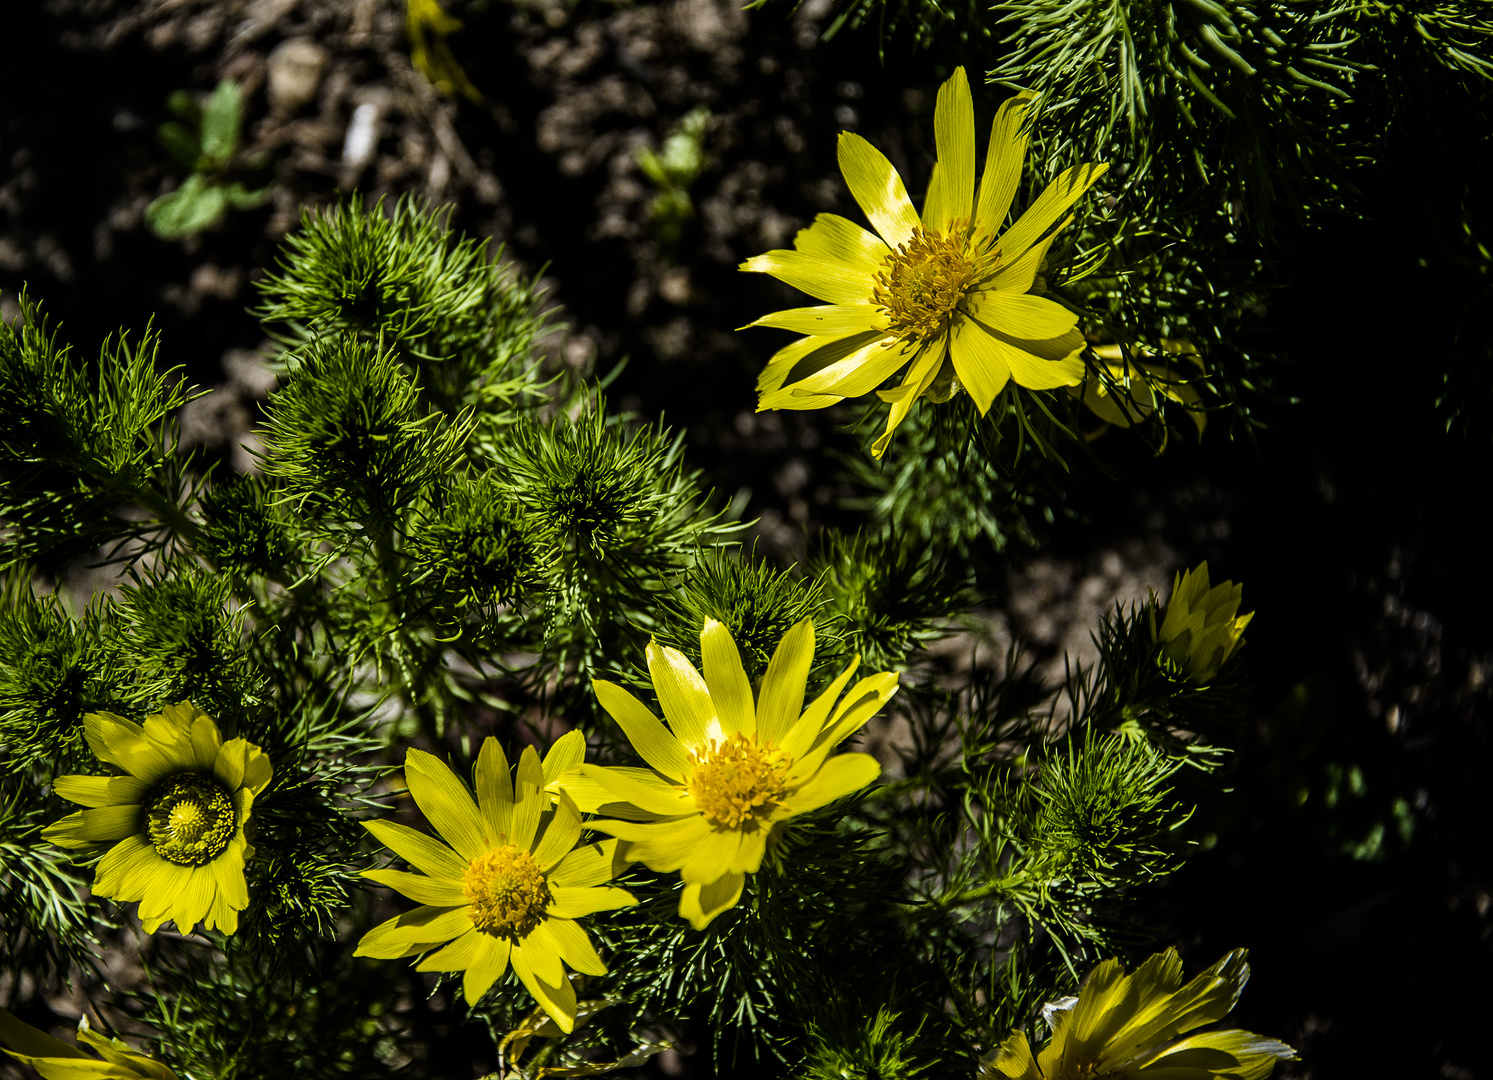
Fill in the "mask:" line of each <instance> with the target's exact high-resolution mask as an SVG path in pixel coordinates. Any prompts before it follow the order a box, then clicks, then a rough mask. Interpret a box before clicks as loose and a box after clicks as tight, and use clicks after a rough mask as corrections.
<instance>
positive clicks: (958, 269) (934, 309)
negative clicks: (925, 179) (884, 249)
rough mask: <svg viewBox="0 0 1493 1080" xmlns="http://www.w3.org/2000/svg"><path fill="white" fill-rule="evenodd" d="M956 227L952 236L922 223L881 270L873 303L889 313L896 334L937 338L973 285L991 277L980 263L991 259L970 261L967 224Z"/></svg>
mask: <svg viewBox="0 0 1493 1080" xmlns="http://www.w3.org/2000/svg"><path fill="white" fill-rule="evenodd" d="M952 225H953V228H952V229H951V231H950V232H949V233H948V234H945V233H941V232H930V231H929V230H927V229H925V228H923V226H921V225H919V226H918V227H917V229H916V230H914V232H913V234H912V237H911V238H910V239H908V240H907V242H906V243H903V244H900V245H898V247H897V250H896V251H894V252H892V253H891V254H889V255H888V256H887V257H886V261H885V262H883V263H882V264H881V269H880V270H879V271H877V274H876V277H875V279H874V280H875V284H874V285H873V286H872V289H871V302H872V303H873V304H876V305H878V306H880V307H881V309H882V310H883V311H885V312H886V316H887V319H888V320H889V321H890V324H889V325H888V327H887V330H888V332H890V333H891V334H893V335H895V336H896V337H899V338H911V339H913V340H917V341H928V340H930V339H932V338H935V337H938V336H939V335H940V334H942V333H944V332H945V331H946V330H947V329H948V326H949V320H950V318H951V317H952V316H953V314H954V309H955V308H957V307H958V306H959V301H961V300H963V299H964V294H965V293H967V292H969V288H970V286H971V285H973V284H974V283H975V282H977V281H979V280H981V279H982V278H984V277H986V276H988V275H987V274H986V273H985V272H983V269H982V266H981V263H982V262H984V261H987V260H980V259H975V260H971V259H970V252H969V244H968V241H967V240H966V238H965V236H964V232H965V228H964V226H965V223H964V222H962V221H955V222H953V223H952Z"/></svg>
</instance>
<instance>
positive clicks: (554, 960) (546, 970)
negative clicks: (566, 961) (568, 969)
mask: <svg viewBox="0 0 1493 1080" xmlns="http://www.w3.org/2000/svg"><path fill="white" fill-rule="evenodd" d="M520 957H522V959H523V963H524V965H525V966H526V967H528V969H529V970H530V971H532V972H533V973H534V976H535V977H536V978H538V979H539V980H540V981H541V982H546V983H549V984H550V985H551V986H557V985H559V984H560V983H561V982H563V981H564V979H565V969H564V968H563V967H561V966H560V950H559V948H558V947H557V944H556V942H555V939H554V937H553V936H552V935H551V934H550V929H549V920H547V919H545V920H541V921H540V923H539V925H538V926H536V927H534V929H533V930H531V931H529V933H528V934H527V935H526V936H525V937H524V938H523V939H522V940H521V941H518V942H516V943H515V944H514V946H513V961H514V964H513V966H514V967H515V968H517V967H518V964H519V958H520Z"/></svg>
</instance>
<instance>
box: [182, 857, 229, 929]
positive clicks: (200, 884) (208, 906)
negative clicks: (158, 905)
mask: <svg viewBox="0 0 1493 1080" xmlns="http://www.w3.org/2000/svg"><path fill="white" fill-rule="evenodd" d="M183 869H184V870H186V874H185V876H184V880H183V881H182V882H181V884H180V885H179V886H178V888H179V891H178V892H177V893H176V895H175V896H174V897H172V900H171V920H172V921H173V922H174V923H176V929H177V930H178V931H179V932H180V933H183V934H190V933H191V932H192V927H194V926H196V925H197V924H198V923H199V922H201V921H202V920H203V919H205V918H206V917H207V913H208V912H209V911H211V910H212V906H213V899H214V898H215V896H216V895H217V891H218V888H217V885H216V884H215V883H214V882H213V872H212V871H211V870H210V869H208V868H207V867H206V866H189V867H183Z"/></svg>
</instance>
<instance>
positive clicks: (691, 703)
mask: <svg viewBox="0 0 1493 1080" xmlns="http://www.w3.org/2000/svg"><path fill="white" fill-rule="evenodd" d="M648 674H649V675H650V676H651V677H652V679H653V690H654V692H655V693H657V694H658V703H659V707H660V708H662V709H663V711H664V718H665V719H667V720H668V721H669V727H670V728H672V729H673V731H674V735H675V736H676V737H677V738H678V739H679V741H680V742H681V743H683V744H684V748H685V749H686V750H697V749H699V748H700V747H701V746H702V745H703V744H704V743H706V742H707V741H708V738H709V731H710V725H711V723H712V722H714V721H715V706H714V705H713V704H712V703H711V700H710V690H709V688H707V687H706V685H705V680H704V679H702V678H700V673H699V672H698V671H696V670H695V667H694V665H693V664H691V663H690V662H689V661H688V660H687V659H685V656H684V654H683V653H682V652H680V651H679V650H678V649H671V648H668V647H665V646H660V645H659V644H658V643H657V642H654V641H650V642H649V643H648Z"/></svg>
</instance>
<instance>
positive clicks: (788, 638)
mask: <svg viewBox="0 0 1493 1080" xmlns="http://www.w3.org/2000/svg"><path fill="white" fill-rule="evenodd" d="M813 662H814V623H813V620H811V619H800V620H799V621H798V622H796V623H794V625H793V626H792V628H791V629H789V631H788V632H787V633H786V634H784V635H783V640H782V641H780V642H778V647H777V649H776V650H774V652H773V654H772V660H771V661H770V662H769V663H768V665H767V674H766V675H765V676H764V677H763V679H762V693H761V700H760V701H758V703H757V738H758V741H759V742H760V743H761V744H762V745H764V746H767V745H771V744H773V743H777V742H779V741H781V740H782V738H783V736H785V735H787V734H788V731H789V729H790V728H792V727H793V723H794V721H796V720H797V719H798V714H799V713H800V712H802V711H803V707H804V690H805V688H806V686H807V684H808V681H809V667H810V665H811V664H812V663H813Z"/></svg>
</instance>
